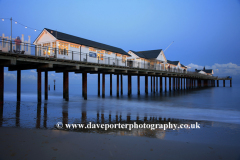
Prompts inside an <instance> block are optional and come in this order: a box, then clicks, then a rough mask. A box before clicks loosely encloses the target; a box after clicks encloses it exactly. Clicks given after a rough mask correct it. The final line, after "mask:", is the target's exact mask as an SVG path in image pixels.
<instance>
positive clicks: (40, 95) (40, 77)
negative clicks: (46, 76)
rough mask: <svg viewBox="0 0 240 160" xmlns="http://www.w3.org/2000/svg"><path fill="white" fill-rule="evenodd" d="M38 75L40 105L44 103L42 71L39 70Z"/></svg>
mask: <svg viewBox="0 0 240 160" xmlns="http://www.w3.org/2000/svg"><path fill="white" fill-rule="evenodd" d="M37 74H38V88H37V90H38V103H41V101H42V87H41V86H42V71H41V70H40V69H37Z"/></svg>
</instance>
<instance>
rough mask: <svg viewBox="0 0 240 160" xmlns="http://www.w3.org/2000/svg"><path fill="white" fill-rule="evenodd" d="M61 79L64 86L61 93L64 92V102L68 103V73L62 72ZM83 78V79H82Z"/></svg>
mask: <svg viewBox="0 0 240 160" xmlns="http://www.w3.org/2000/svg"><path fill="white" fill-rule="evenodd" d="M84 76H85V75H84ZM63 78H64V81H63V82H64V84H63V85H64V86H63V87H64V89H63V91H64V92H63V94H64V96H63V97H64V98H65V100H66V101H68V100H69V89H68V86H69V85H68V84H69V82H68V71H64V72H63ZM84 78H85V77H84Z"/></svg>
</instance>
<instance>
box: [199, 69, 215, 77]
mask: <svg viewBox="0 0 240 160" xmlns="http://www.w3.org/2000/svg"><path fill="white" fill-rule="evenodd" d="M195 72H197V73H201V74H205V75H210V76H212V75H213V74H214V73H213V70H212V69H205V67H204V68H203V69H202V70H197V69H195Z"/></svg>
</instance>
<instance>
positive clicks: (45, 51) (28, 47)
mask: <svg viewBox="0 0 240 160" xmlns="http://www.w3.org/2000/svg"><path fill="white" fill-rule="evenodd" d="M0 51H1V52H5V53H15V54H24V55H34V56H36V57H45V58H49V59H65V60H72V61H80V62H83V63H96V64H101V65H112V66H119V67H127V68H135V69H143V70H156V71H164V72H167V73H184V74H188V75H196V76H197V75H201V76H203V75H202V74H200V73H197V72H192V71H187V70H185V69H181V68H179V69H177V68H167V67H166V66H167V64H163V63H159V62H157V61H156V63H153V62H137V61H129V60H127V57H124V56H123V57H118V56H116V57H115V58H113V57H108V56H104V55H103V54H99V53H94V52H90V53H85V52H77V51H71V50H66V49H61V48H52V47H49V46H37V45H34V44H30V43H26V42H23V43H20V44H16V43H15V42H14V41H12V43H11V41H9V40H7V39H4V38H2V37H0Z"/></svg>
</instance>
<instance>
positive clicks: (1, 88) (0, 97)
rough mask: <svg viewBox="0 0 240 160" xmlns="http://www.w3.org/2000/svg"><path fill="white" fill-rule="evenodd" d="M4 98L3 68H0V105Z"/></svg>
mask: <svg viewBox="0 0 240 160" xmlns="http://www.w3.org/2000/svg"><path fill="white" fill-rule="evenodd" d="M3 97H4V67H3V66H0V105H1V106H2V105H3V99H4V98H3ZM1 106H0V109H1Z"/></svg>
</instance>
